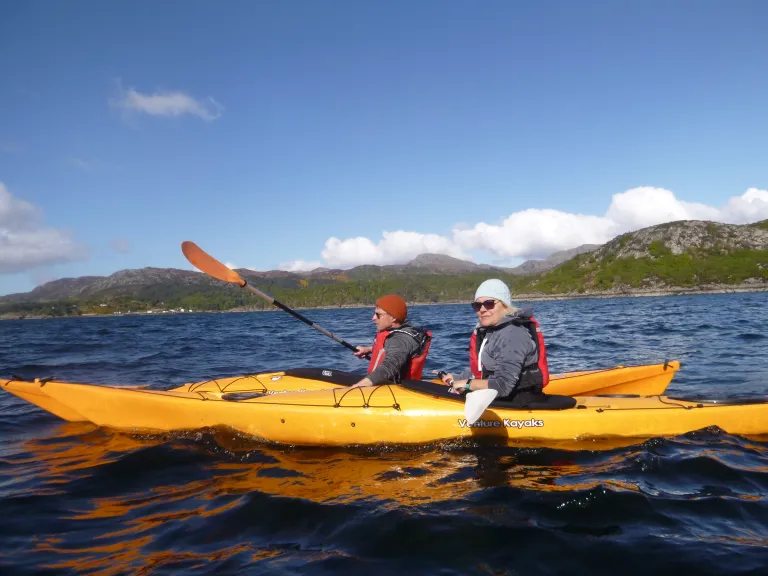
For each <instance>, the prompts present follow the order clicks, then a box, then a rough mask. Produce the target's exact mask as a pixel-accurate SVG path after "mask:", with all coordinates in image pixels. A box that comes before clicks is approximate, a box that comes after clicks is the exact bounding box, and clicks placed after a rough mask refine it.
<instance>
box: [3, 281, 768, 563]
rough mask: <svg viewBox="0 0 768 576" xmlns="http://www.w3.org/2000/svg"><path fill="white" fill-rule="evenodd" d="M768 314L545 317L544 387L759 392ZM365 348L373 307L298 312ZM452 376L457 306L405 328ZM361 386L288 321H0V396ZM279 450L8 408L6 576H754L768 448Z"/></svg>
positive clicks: (626, 304) (201, 317) (560, 307)
mask: <svg viewBox="0 0 768 576" xmlns="http://www.w3.org/2000/svg"><path fill="white" fill-rule="evenodd" d="M766 304H768V294H766V293H757V294H746V295H712V296H691V297H669V298H637V299H615V300H581V301H561V302H542V303H536V304H535V312H536V316H537V318H538V319H539V320H540V322H541V323H542V325H543V327H544V329H545V335H546V340H547V343H548V346H549V355H550V366H551V370H552V371H553V372H562V371H567V370H578V369H589V368H600V367H606V366H613V365H617V364H638V363H650V362H660V361H663V360H665V359H679V360H681V361H682V370H681V371H680V372H679V373H678V375H677V376H676V378H675V380H674V381H673V383H672V385H671V386H670V388H669V389H668V394H671V395H686V396H691V395H698V396H717V397H741V396H757V395H759V396H764V395H766V394H768V312H767V311H766V310H768V306H766ZM305 313H306V315H307V316H309V317H310V318H312V319H313V320H314V321H316V322H317V323H318V324H319V325H321V326H323V327H324V328H327V329H329V330H331V331H333V332H334V333H336V334H338V335H339V336H341V337H343V338H344V339H346V340H348V341H350V342H353V343H359V344H366V343H367V344H370V342H371V340H372V338H373V331H372V324H371V322H370V316H371V309H343V310H317V311H306V312H305ZM411 314H412V317H413V320H414V321H415V323H417V324H421V325H426V326H429V327H430V328H431V329H432V330H433V332H434V334H435V341H434V344H433V346H432V351H431V354H430V360H429V362H428V365H427V369H429V370H431V369H437V368H444V369H449V370H455V369H460V368H461V367H462V366H463V364H464V363H465V361H466V350H465V349H466V346H467V338H468V334H469V329H470V327H471V326H472V323H473V318H474V316H473V314H472V312H471V310H470V309H469V307H468V306H428V307H414V308H412V312H411ZM297 366H324V367H334V368H339V369H346V370H357V371H361V372H362V371H364V368H365V363H364V362H363V361H361V360H358V359H356V358H354V356H352V355H351V354H350V353H349V352H348V351H347V350H346V349H345V348H343V347H342V346H340V345H339V344H337V343H335V342H334V341H332V340H330V339H329V338H327V337H325V336H323V335H322V334H320V333H318V332H316V331H314V330H313V329H311V328H310V327H308V326H306V325H305V324H303V323H301V322H299V321H297V320H295V319H293V318H291V317H290V316H289V315H287V314H285V313H284V312H279V311H275V312H267V313H247V314H246V313H243V314H195V315H178V316H154V317H153V316H143V317H109V318H72V319H58V320H27V321H8V322H0V376H2V377H9V376H10V375H11V374H16V375H20V376H25V377H30V378H31V377H35V376H55V377H57V378H58V379H63V380H69V381H76V382H93V383H107V384H150V385H151V386H153V387H156V388H167V387H171V386H174V385H179V384H183V383H186V382H191V381H197V380H203V379H208V378H213V377H221V376H228V375H235V374H242V373H248V372H258V371H266V370H273V369H283V368H287V367H297ZM603 448H604V449H600V450H598V449H581V450H553V449H544V448H540V449H529V448H520V447H515V446H508V447H502V446H488V445H482V444H477V443H472V442H471V441H468V442H467V443H443V444H439V445H428V446H420V447H417V448H404V447H402V446H391V447H388V448H387V447H384V448H376V449H360V448H358V449H353V448H349V449H318V448H314V449H306V448H304V449H300V448H276V447H274V446H266V445H264V444H260V443H259V442H258V441H256V440H254V439H250V438H246V437H242V436H239V435H235V434H233V433H232V432H228V431H227V430H206V431H201V432H196V433H187V434H183V435H181V434H177V435H174V434H163V435H154V436H147V435H142V436H137V435H129V434H120V433H114V432H108V431H104V430H101V429H99V428H96V427H95V426H93V425H85V424H73V423H64V422H62V421H60V420H58V419H56V418H55V417H54V416H52V415H49V414H47V413H45V412H43V411H42V410H39V409H38V408H35V407H33V406H31V405H28V404H26V403H25V402H23V401H21V400H19V399H17V398H16V397H13V396H11V395H9V394H0V517H2V518H3V522H2V523H0V573H3V574H102V575H107V574H110V575H111V574H181V573H183V574H318V573H337V574H357V573H361V572H365V573H366V574H368V575H370V574H391V573H393V572H396V571H402V572H405V571H411V572H414V573H421V574H488V575H502V574H521V575H522V574H581V573H589V574H615V573H620V574H623V575H626V574H644V575H647V574H676V573H678V572H680V571H681V570H683V569H690V570H691V571H692V572H694V573H696V574H755V575H757V574H765V573H766V572H767V571H768V497H767V495H768V437H761V438H742V437H736V436H730V435H727V434H724V433H722V432H720V431H718V430H716V429H713V430H703V431H697V432H693V433H690V434H687V435H684V436H680V437H677V438H673V439H654V440H651V441H648V442H645V443H643V444H638V445H633V446H628V447H613V448H611V447H610V446H609V447H603Z"/></svg>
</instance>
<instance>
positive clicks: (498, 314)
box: [472, 296, 504, 328]
mask: <svg viewBox="0 0 768 576" xmlns="http://www.w3.org/2000/svg"><path fill="white" fill-rule="evenodd" d="M472 308H473V309H474V310H475V312H476V313H477V319H478V321H479V322H480V325H481V326H483V327H485V328H487V327H488V326H495V325H496V324H497V323H498V322H499V320H501V318H502V317H503V316H504V305H503V304H502V303H501V301H500V300H496V299H495V298H489V297H487V296H480V297H479V298H478V299H477V300H475V301H474V302H473V303H472Z"/></svg>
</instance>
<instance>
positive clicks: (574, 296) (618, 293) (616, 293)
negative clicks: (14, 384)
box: [0, 284, 768, 320]
mask: <svg viewBox="0 0 768 576" xmlns="http://www.w3.org/2000/svg"><path fill="white" fill-rule="evenodd" d="M752 292H768V285H765V284H747V285H744V284H741V285H734V286H727V285H722V284H721V285H717V286H713V287H711V288H703V287H698V288H682V287H672V288H648V289H638V288H636V289H631V290H615V289H614V290H603V291H595V292H583V293H565V294H513V295H512V301H513V303H514V302H546V301H553V300H588V299H591V298H598V299H612V298H646V297H659V296H690V295H699V294H744V293H752ZM466 303H467V301H465V300H451V301H444V302H409V303H408V305H409V306H443V305H454V304H466ZM369 307H371V304H341V305H338V306H309V307H299V306H297V307H295V308H293V310H335V309H339V308H345V309H346V308H369ZM276 311H277V308H264V309H257V308H250V307H244V308H233V309H231V310H198V311H195V312H171V311H167V312H152V313H147V312H125V313H121V314H70V315H65V316H35V315H24V314H14V313H8V314H4V315H2V316H0V320H50V319H54V318H113V317H120V316H167V315H174V316H176V315H186V314H225V313H230V312H236V313H237V312H276Z"/></svg>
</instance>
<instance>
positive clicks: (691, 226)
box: [518, 220, 768, 294]
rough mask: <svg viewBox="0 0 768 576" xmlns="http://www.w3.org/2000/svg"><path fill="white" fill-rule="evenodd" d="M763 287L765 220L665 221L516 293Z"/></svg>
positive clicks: (767, 259) (767, 266) (766, 279)
mask: <svg viewBox="0 0 768 576" xmlns="http://www.w3.org/2000/svg"><path fill="white" fill-rule="evenodd" d="M736 285H742V286H743V285H748V286H750V285H751V286H766V287H768V220H764V221H762V222H757V223H754V224H744V225H734V224H719V223H715V222H705V221H698V220H686V221H680V222H671V223H667V224H661V225H658V226H651V227H648V228H644V229H642V230H637V231H635V232H630V233H627V234H623V235H621V236H618V237H617V238H614V239H613V240H611V241H610V242H608V243H606V244H605V245H603V246H601V247H600V248H598V249H597V250H594V251H592V252H589V253H586V254H582V255H579V256H576V257H575V258H572V259H571V260H569V261H567V262H565V263H564V264H562V265H560V266H558V267H556V268H554V269H553V270H551V271H549V272H546V273H544V274H541V275H538V276H536V277H533V278H529V279H526V281H525V282H524V283H522V284H520V285H519V286H518V291H524V292H531V293H544V294H578V293H594V292H601V291H609V292H624V293H626V292H632V291H637V290H641V291H642V290H646V291H647V290H657V291H658V290H662V291H663V290H669V289H673V288H693V287H698V288H712V287H716V286H719V287H723V286H736Z"/></svg>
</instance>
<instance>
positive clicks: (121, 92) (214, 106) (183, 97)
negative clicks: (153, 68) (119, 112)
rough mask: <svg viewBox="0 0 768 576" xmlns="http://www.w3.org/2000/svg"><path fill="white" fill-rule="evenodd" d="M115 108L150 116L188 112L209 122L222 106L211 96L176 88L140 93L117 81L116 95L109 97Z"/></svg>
mask: <svg viewBox="0 0 768 576" xmlns="http://www.w3.org/2000/svg"><path fill="white" fill-rule="evenodd" d="M110 104H111V105H112V106H114V107H116V108H122V109H124V110H128V111H134V112H143V113H144V114H149V115H150V116H165V117H177V116H183V115H185V114H189V115H190V116H197V117H198V118H202V119H203V120H205V121H207V122H210V121H211V120H216V119H217V118H219V117H220V116H221V114H222V112H223V111H224V107H223V106H222V105H221V104H219V103H218V102H216V100H214V99H213V98H212V97H210V96H209V97H207V98H196V97H194V96H191V95H189V94H187V93H185V92H181V91H178V90H159V91H156V92H155V93H154V94H142V93H141V92H139V91H138V90H136V89H135V88H128V89H125V88H123V86H122V83H121V82H119V81H118V82H117V89H116V95H115V96H114V97H113V98H112V99H110Z"/></svg>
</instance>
